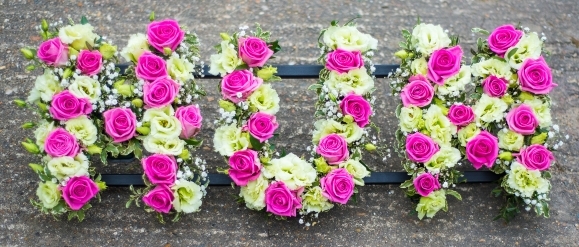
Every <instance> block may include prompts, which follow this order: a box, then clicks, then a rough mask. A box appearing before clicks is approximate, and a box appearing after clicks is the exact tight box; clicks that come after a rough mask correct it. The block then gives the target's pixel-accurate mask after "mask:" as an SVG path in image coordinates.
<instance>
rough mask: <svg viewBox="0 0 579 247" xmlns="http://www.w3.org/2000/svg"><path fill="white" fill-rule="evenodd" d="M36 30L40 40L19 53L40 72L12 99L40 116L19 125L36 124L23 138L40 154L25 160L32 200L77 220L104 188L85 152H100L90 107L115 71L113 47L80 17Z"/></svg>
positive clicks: (46, 209) (43, 208) (48, 211)
mask: <svg viewBox="0 0 579 247" xmlns="http://www.w3.org/2000/svg"><path fill="white" fill-rule="evenodd" d="M39 29H40V34H41V36H42V38H43V40H44V41H43V42H42V43H41V44H40V46H39V47H38V49H33V48H22V49H21V52H22V54H23V55H24V57H25V58H27V59H28V60H30V64H29V65H28V67H27V69H29V70H33V69H35V68H40V69H42V70H43V74H42V75H40V76H37V77H36V81H35V83H34V88H33V89H32V91H31V92H30V95H29V96H28V99H27V100H26V102H25V101H23V100H18V101H17V102H16V103H17V104H18V105H19V106H21V107H26V108H34V111H35V113H36V114H37V115H39V116H40V118H41V119H40V121H39V122H36V121H35V122H36V123H35V122H28V123H25V124H24V125H23V126H22V127H24V128H33V127H37V128H36V130H35V131H34V139H35V140H34V141H33V140H31V139H28V138H27V139H26V141H24V142H22V145H23V147H24V148H25V149H26V150H27V151H28V152H30V153H32V154H34V155H36V156H37V157H38V158H39V159H40V164H29V166H30V167H31V168H32V170H33V171H34V172H35V173H37V174H38V176H39V178H40V180H41V182H40V184H39V186H38V188H37V190H36V195H37V197H38V200H31V203H32V205H34V206H35V207H37V208H38V209H39V210H40V211H41V212H43V213H46V214H51V215H52V216H54V217H55V219H56V218H57V216H59V215H62V214H68V219H69V220H71V219H72V218H77V219H78V220H79V221H82V220H83V219H84V218H85V212H86V210H88V209H89V208H91V204H90V203H89V201H90V200H91V199H93V198H95V197H97V198H98V200H99V201H100V194H99V192H100V191H102V190H104V189H106V185H105V183H104V182H103V181H101V177H100V175H97V174H96V173H95V169H94V167H91V165H90V161H89V156H90V155H91V154H98V153H100V152H101V147H99V146H98V143H97V137H98V134H99V131H98V129H97V126H96V124H95V122H94V120H95V118H96V116H97V114H95V109H96V104H97V102H98V99H99V97H100V96H101V91H100V84H101V83H103V82H104V81H106V80H107V79H108V78H109V77H108V75H109V74H111V73H116V69H115V68H114V64H115V63H116V62H117V61H118V60H117V56H116V55H117V52H116V46H113V45H112V43H111V42H110V41H106V40H105V38H104V37H101V36H99V35H97V34H96V33H94V32H93V31H94V28H93V26H91V25H90V24H88V21H87V19H86V18H85V17H83V18H82V19H81V23H80V24H75V23H74V22H73V21H72V20H70V23H69V24H68V25H63V22H62V21H59V22H57V23H52V24H48V22H47V21H46V20H42V23H41V25H40V28H39ZM111 64H112V65H113V66H112V68H110V67H109V65H111ZM34 105H35V106H36V107H34Z"/></svg>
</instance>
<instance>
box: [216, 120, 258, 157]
mask: <svg viewBox="0 0 579 247" xmlns="http://www.w3.org/2000/svg"><path fill="white" fill-rule="evenodd" d="M213 146H214V148H215V151H217V152H219V153H220V154H221V155H222V156H231V155H233V153H234V152H235V151H238V150H244V149H247V147H249V133H247V132H243V131H241V128H238V127H237V126H235V124H230V125H224V126H221V127H219V128H217V129H216V130H215V136H213Z"/></svg>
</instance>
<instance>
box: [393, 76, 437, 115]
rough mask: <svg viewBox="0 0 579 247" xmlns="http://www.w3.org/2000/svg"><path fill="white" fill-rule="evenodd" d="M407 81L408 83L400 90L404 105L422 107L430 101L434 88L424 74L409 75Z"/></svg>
mask: <svg viewBox="0 0 579 247" xmlns="http://www.w3.org/2000/svg"><path fill="white" fill-rule="evenodd" d="M408 81H409V82H410V83H408V84H406V86H404V88H403V89H402V91H401V92H400V98H401V99H402V104H403V105H404V106H405V107H409V106H417V107H424V106H427V105H428V104H430V102H432V98H433V97H434V88H433V87H432V85H431V84H430V82H428V80H427V79H426V78H425V77H424V76H422V75H415V76H411V77H410V79H409V80H408Z"/></svg>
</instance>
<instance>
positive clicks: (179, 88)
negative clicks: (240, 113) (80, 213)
mask: <svg viewBox="0 0 579 247" xmlns="http://www.w3.org/2000/svg"><path fill="white" fill-rule="evenodd" d="M150 19H151V23H149V25H148V26H147V33H146V34H135V35H132V36H131V37H130V38H129V42H128V45H127V47H125V48H124V49H123V50H122V51H121V55H122V56H123V57H124V58H125V59H126V60H128V61H130V62H132V64H130V65H129V67H128V68H127V69H126V71H125V76H124V77H123V79H121V80H118V81H116V82H113V83H107V85H105V86H103V91H104V92H105V93H104V95H105V96H104V97H103V99H104V104H102V105H101V108H99V109H100V111H101V112H103V114H102V115H103V121H101V124H100V126H102V128H104V130H105V133H106V135H102V136H101V142H102V145H103V146H104V147H105V149H104V151H106V152H108V153H109V154H111V155H112V156H116V155H118V154H128V153H131V152H133V153H134V154H135V156H136V157H137V158H138V159H140V160H141V164H142V167H143V170H144V175H143V180H144V181H145V185H146V188H141V189H135V188H133V187H132V186H131V188H130V189H131V191H132V192H133V195H132V196H131V197H130V199H129V200H128V202H127V207H129V206H130V205H131V203H132V202H135V205H137V206H139V201H140V200H142V201H143V202H144V203H145V206H146V207H145V210H146V211H147V212H156V213H157V217H158V219H159V221H160V222H161V223H164V217H163V216H164V215H169V214H172V215H174V216H173V219H172V221H177V220H179V219H180V217H181V215H182V214H183V213H193V212H197V211H199V209H200V207H201V203H202V198H203V197H204V196H205V194H206V192H205V189H206V187H207V184H208V182H209V181H208V179H207V173H206V172H205V161H203V160H202V159H200V158H198V157H195V156H193V155H192V154H191V152H192V151H193V150H194V149H196V148H198V147H199V146H200V145H201V141H200V140H197V139H195V138H194V137H195V135H197V133H199V131H200V129H201V123H202V116H201V113H200V110H199V107H198V106H197V105H193V100H195V99H198V98H199V97H200V96H202V95H205V92H204V91H202V90H201V89H200V88H199V87H198V86H197V85H196V84H195V81H194V78H193V74H194V73H199V72H200V69H199V67H196V64H197V63H198V62H199V55H198V50H199V48H198V45H199V43H198V39H197V36H196V35H195V34H193V33H189V32H188V31H185V30H183V28H182V27H180V26H179V24H178V23H177V21H175V20H171V19H167V20H162V21H154V14H151V18H150ZM141 143H142V145H141ZM143 148H144V150H145V151H146V154H145V155H143V151H142V149H143ZM143 156H144V157H143Z"/></svg>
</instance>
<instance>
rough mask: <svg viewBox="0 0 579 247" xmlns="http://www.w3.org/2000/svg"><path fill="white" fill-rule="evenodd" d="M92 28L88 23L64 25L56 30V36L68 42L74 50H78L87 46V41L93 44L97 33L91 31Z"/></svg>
mask: <svg viewBox="0 0 579 247" xmlns="http://www.w3.org/2000/svg"><path fill="white" fill-rule="evenodd" d="M93 29H94V28H93V26H91V25H90V24H75V25H70V26H65V27H63V28H61V29H60V30H58V37H59V38H60V40H61V41H62V42H63V43H65V44H69V45H70V46H71V47H72V48H74V49H75V50H77V51H80V50H81V49H85V48H86V47H87V46H86V44H87V43H88V44H89V45H91V46H94V42H95V40H96V39H97V38H98V35H97V34H95V33H94V32H93Z"/></svg>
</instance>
